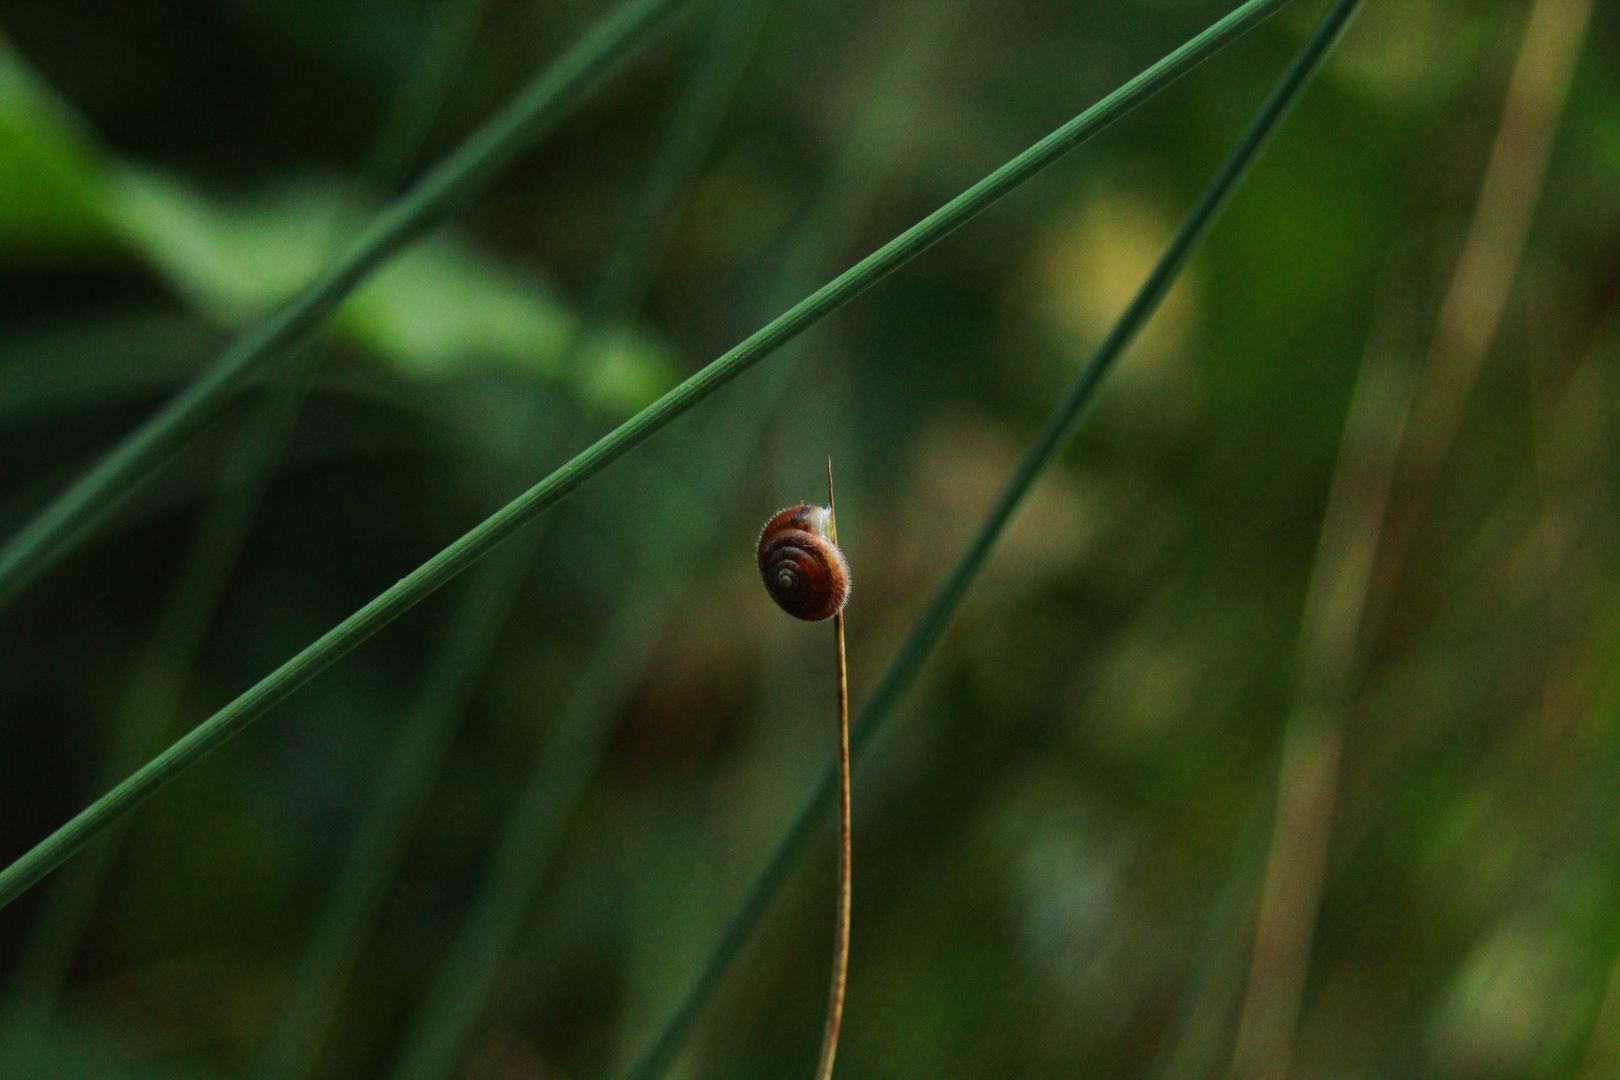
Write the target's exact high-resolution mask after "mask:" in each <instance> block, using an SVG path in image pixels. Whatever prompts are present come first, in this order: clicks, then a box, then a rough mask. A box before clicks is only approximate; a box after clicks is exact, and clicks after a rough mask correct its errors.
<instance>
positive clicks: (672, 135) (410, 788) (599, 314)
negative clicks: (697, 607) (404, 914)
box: [255, 0, 770, 1080]
mask: <svg viewBox="0 0 1620 1080" xmlns="http://www.w3.org/2000/svg"><path fill="white" fill-rule="evenodd" d="M462 2H465V3H476V2H477V0H462ZM769 7H770V3H769V2H768V0H727V3H726V4H725V5H724V6H723V9H722V10H721V12H720V18H719V20H718V22H719V24H720V25H719V27H718V32H717V33H716V34H714V35H713V37H712V38H711V41H710V43H709V45H708V47H707V48H705V49H704V50H703V51H702V52H701V54H700V55H699V57H698V62H697V65H696V73H695V75H694V77H693V79H692V81H691V84H690V86H689V87H688V89H687V91H686V93H685V94H684V96H683V99H682V101H681V104H680V105H679V107H678V108H677V109H676V112H675V115H674V117H673V118H672V122H671V125H670V131H669V134H668V135H667V137H666V138H665V140H664V145H663V147H662V148H661V150H660V152H659V154H658V158H657V160H656V161H655V163H654V165H653V168H652V171H651V173H650V175H649V177H648V181H647V183H646V185H645V186H644V189H643V191H642V193H641V196H640V198H638V199H637V201H636V204H635V206H634V207H633V208H632V210H631V213H630V215H629V219H628V223H627V225H626V226H625V228H624V231H623V234H622V236H621V238H620V241H619V243H618V244H617V245H615V247H614V249H613V251H612V252H611V254H610V256H609V258H608V259H607V261H606V264H605V267H604V269H603V271H602V273H601V275H600V277H599V279H598V281H597V283H596V285H595V286H594V287H593V289H592V290H591V295H590V296H589V297H588V298H587V300H586V304H585V309H586V321H587V325H590V326H596V325H602V324H606V323H610V322H614V321H618V320H622V319H628V318H630V317H632V316H633V314H634V312H635V310H636V309H637V308H639V307H640V304H641V299H642V296H643V294H644V292H645V290H646V287H647V284H648V282H649V281H650V279H651V277H652V274H653V272H654V271H655V270H656V268H657V264H658V262H659V261H660V259H661V257H662V254H663V251H664V248H665V246H666V243H667V240H668V237H669V234H670V231H671V229H672V228H673V224H674V221H675V219H676V218H677V216H678V214H679V211H680V209H681V207H682V206H683V205H684V203H685V196H686V193H687V192H688V191H689V190H690V188H691V186H692V184H693V183H694V182H695V181H696V178H697V174H698V172H699V170H700V169H701V167H702V164H703V161H704V159H705V158H706V157H707V155H708V152H709V148H710V145H711V143H712V141H713V139H714V135H715V133H716V131H717V130H718V128H719V125H720V122H721V120H722V119H723V118H724V115H725V112H726V108H727V106H728V104H729V102H730V100H731V97H732V95H733V93H734V90H735V86H736V83H737V80H738V79H739V78H740V76H741V73H742V66H743V63H744V62H745V61H746V59H747V57H748V55H749V53H751V52H752V49H753V44H754V41H755V39H756V37H757V35H758V31H759V29H760V27H761V25H762V22H763V18H764V15H765V13H766V12H767V11H768V9H769ZM453 25H454V24H453ZM574 351H575V352H576V353H577V352H578V349H577V348H576V349H575V350H574ZM576 358H577V357H571V358H569V362H572V360H573V359H576ZM582 424H583V422H582ZM581 426H582V425H581ZM577 441H578V437H577V436H575V435H572V434H569V435H565V436H564V437H563V438H562V439H560V440H559V442H561V444H562V445H563V446H564V447H565V448H566V447H567V446H568V443H569V442H577ZM536 456H537V458H542V459H543V457H544V455H539V454H537V455H536ZM541 536H542V532H541V530H540V529H539V528H537V527H531V528H530V529H529V530H528V535H526V536H520V537H518V538H517V539H515V540H514V541H513V542H512V543H511V544H508V545H505V546H503V547H502V548H501V550H500V551H498V552H496V553H495V555H494V556H492V557H491V558H490V559H489V560H488V561H486V562H485V563H483V564H481V565H480V566H479V567H478V568H477V570H476V571H475V572H474V574H473V580H472V581H471V582H470V583H469V585H468V587H467V590H466V592H465V593H464V594H463V596H462V598H461V600H460V601H459V602H458V605H457V608H456V613H455V615H454V617H453V618H452V620H451V623H450V626H449V629H448V630H447V632H446V634H445V637H444V640H443V642H442V643H441V645H440V646H439V651H438V653H437V655H436V657H435V660H434V664H433V667H432V669H431V671H430V673H429V675H428V678H427V680H426V681H425V683H424V686H423V689H422V691H421V694H420V695H419V696H418V698H417V701H416V704H415V706H414V707H413V709H412V713H411V718H410V720H409V722H408V723H407V725H406V729H405V732H404V733H403V735H402V736H401V738H400V741H399V743H398V744H397V745H396V747H395V749H394V752H393V753H392V755H391V756H390V758H389V761H388V763H387V765H386V766H385V767H384V770H383V776H382V780H381V782H380V783H379V785H378V790H377V794H376V796H375V798H374V800H373V802H372V805H371V806H370V808H369V809H368V810H367V813H366V816H365V818H364V820H363V821H362V823H361V826H360V829H359V831H358V833H357V834H356V836H355V839H354V842H353V843H352V845H351V847H350V849H349V853H348V855H347V857H346V858H345V860H344V863H343V866H342V868H341V869H340V871H339V873H338V880H337V884H336V885H335V887H334V889H333V892H332V897H331V899H330V901H329V903H328V904H327V906H326V908H325V910H324V911H323V912H322V914H321V918H320V920H319V923H318V925H317V927H316V931H315V935H314V939H313V941H312V943H311V945H310V948H309V950H308V952H307V953H306V954H305V957H304V961H303V963H302V964H301V965H300V967H299V971H298V975H297V977H296V979H295V980H294V986H293V990H292V993H291V995H290V997H289V1000H288V1004H287V1006H286V1008H285V1009H284V1011H283V1013H282V1015H281V1017H280V1019H279V1021H278V1023H277V1025H276V1028H275V1030H274V1031H273V1032H272V1034H271V1037H270V1040H269V1042H268V1043H267V1044H266V1047H265V1050H264V1053H263V1055H262V1056H261V1058H260V1060H259V1063H258V1066H257V1068H256V1071H255V1076H256V1077H258V1078H260V1080H298V1078H301V1077H304V1076H307V1075H308V1074H309V1072H310V1071H311V1069H312V1068H313V1067H314V1064H315V1060H316V1057H317V1055H318V1054H319V1051H320V1048H321V1044H322V1042H323V1041H324V1039H325V1037H326V1033H327V1031H328V1029H329V1028H330V1026H331V1023H332V1019H333V1016H334V1014H335V1012H336V1009H337V1005H338V1002H339V1000H340V998H341V996H342V992H343V988H344V986H345V985H346V984H347V983H348V980H349V978H350V976H351V975H352V974H353V970H354V966H355V964H356V963H357V961H358V960H359V957H360V952H361V949H362V947H363V946H364V943H365V940H366V938H367V936H368V935H369V933H370V929H371V926H372V924H373V922H374V921H375V919H376V915H377V912H378V911H379V909H380V908H381V905H382V902H383V899H384V897H385V896H386V894H387V890H388V887H389V885H390V884H391V883H392V881H393V880H394V878H395V876H396V875H397V874H398V871H399V866H400V863H401V861H402V859H403V857H404V853H405V849H406V845H407V843H408V841H409V839H410V836H411V834H412V833H413V832H414V831H415V828H416V825H417V823H418V822H419V821H420V819H421V815H422V812H423V810H424V808H425V807H426V804H427V800H428V796H429V795H430V794H431V792H432V789H433V785H434V783H435V781H436V780H437V778H438V776H439V773H440V771H441V769H442V766H443V762H444V760H445V757H446V755H447V753H448V752H449V748H450V744H451V742H452V740H453V737H454V734H455V731H456V729H457V727H458V726H459V721H460V720H461V717H462V716H463V714H464V713H465V711H466V708H467V705H468V703H469V701H470V700H471V698H472V695H473V693H474V691H475V690H476V689H477V685H478V683H479V681H480V679H481V678H482V675H483V672H484V669H485V668H486V667H487V666H488V662H489V658H490V655H491V654H492V653H493V652H494V649H495V646H496V644H497V642H498V641H499V638H500V632H501V629H502V627H503V626H504V624H505V622H506V619H507V617H508V615H509V614H510V611H511V608H512V604H513V602H514V601H515V599H516V596H517V594H518V592H519V591H520V589H521V587H522V584H523V579H524V578H525V577H526V576H527V574H528V572H529V569H530V566H531V564H532V563H533V560H534V556H535V553H536V551H537V550H538V547H539V541H540V538H541ZM473 1001H474V998H473V997H472V995H470V994H462V995H459V996H458V997H457V999H456V1002H455V1004H456V1008H457V1010H458V1012H460V1011H465V1010H466V1008H467V1006H468V1005H469V1004H471V1003H472V1002H473ZM476 1012H477V1010H476V1006H474V1009H473V1015H474V1016H476ZM424 1024H425V1026H427V1027H429V1028H434V1029H438V1028H442V1027H443V1026H444V1023H443V1021H439V1022H437V1023H435V1022H434V1021H432V1020H427V1021H424ZM453 1041H454V1042H456V1044H457V1045H459V1039H457V1040H453Z"/></svg>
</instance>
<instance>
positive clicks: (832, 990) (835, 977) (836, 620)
mask: <svg viewBox="0 0 1620 1080" xmlns="http://www.w3.org/2000/svg"><path fill="white" fill-rule="evenodd" d="M827 508H828V510H830V511H831V514H830V520H831V526H832V542H833V544H834V545H835V546H836V545H837V543H838V503H837V501H836V500H835V499H834V498H833V474H832V458H828V459H827ZM833 639H834V643H835V644H836V646H837V651H838V702H837V712H838V917H837V922H836V923H835V925H834V927H833V962H832V985H831V986H830V987H829V988H828V990H827V1023H826V1026H825V1027H824V1028H823V1029H822V1032H821V1053H820V1054H819V1055H818V1056H817V1060H816V1080H832V1072H833V1059H834V1058H835V1057H837V1055H838V1031H839V1029H840V1028H841V1027H842V1026H843V1022H844V986H845V984H846V983H847V982H848V981H849V913H850V897H851V893H850V873H851V871H852V869H853V867H854V855H853V852H852V850H851V847H850V800H849V663H848V661H847V660H846V659H845V652H844V612H843V609H839V611H838V613H837V614H835V615H834V616H833Z"/></svg>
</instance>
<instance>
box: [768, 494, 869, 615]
mask: <svg viewBox="0 0 1620 1080" xmlns="http://www.w3.org/2000/svg"><path fill="white" fill-rule="evenodd" d="M759 575H760V577H761V578H763V579H764V581H765V591H766V592H768V593H770V594H771V599H772V600H775V601H776V603H777V606H778V607H780V608H781V609H782V610H783V611H785V612H787V613H788V614H789V615H792V616H793V617H794V618H795V619H804V620H805V621H806V622H820V621H821V620H823V619H830V618H832V617H833V616H834V615H836V614H837V613H838V612H839V611H841V610H843V607H844V601H846V600H848V599H849V563H848V562H846V561H845V560H844V553H843V552H841V551H839V550H838V534H837V531H836V527H835V525H834V523H833V514H832V511H831V510H829V509H828V508H827V507H825V506H793V507H789V508H788V509H786V510H783V511H782V512H781V513H780V514H777V515H776V516H775V517H773V518H771V520H770V521H768V522H766V523H765V529H764V531H762V532H761V533H760V534H759Z"/></svg>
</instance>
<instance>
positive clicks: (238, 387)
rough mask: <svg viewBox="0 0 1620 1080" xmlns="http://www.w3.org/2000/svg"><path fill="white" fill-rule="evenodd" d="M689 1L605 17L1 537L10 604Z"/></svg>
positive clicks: (638, 1)
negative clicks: (311, 276)
mask: <svg viewBox="0 0 1620 1080" xmlns="http://www.w3.org/2000/svg"><path fill="white" fill-rule="evenodd" d="M684 2H685V0H628V2H627V3H625V4H624V5H622V6H621V7H619V8H618V9H617V10H615V11H614V12H613V13H612V14H611V15H609V16H608V17H607V18H605V19H603V20H602V21H601V22H599V23H597V24H596V25H595V26H594V27H593V28H592V29H591V30H589V31H588V32H587V33H586V35H585V36H584V38H582V39H581V40H580V41H579V42H578V43H577V44H576V45H575V46H574V47H573V48H571V49H570V50H569V51H568V52H567V53H565V54H564V55H563V56H562V57H561V58H560V59H558V60H557V61H556V62H555V63H553V64H551V65H550V66H549V67H547V68H546V69H545V70H544V71H542V72H541V73H540V74H538V75H537V76H535V78H534V79H533V81H531V82H530V83H529V85H528V86H527V87H526V88H525V89H524V90H523V91H522V92H521V93H519V94H518V96H517V97H516V98H515V99H514V100H513V101H512V102H511V103H510V104H509V105H507V106H506V108H504V109H502V110H501V112H499V113H498V114H496V115H495V116H494V117H493V118H491V119H490V120H489V121H488V122H487V123H485V124H484V125H483V126H482V127H480V128H479V129H478V130H477V131H476V132H474V133H473V134H472V135H471V136H470V137H469V138H468V139H467V140H466V141H465V142H464V143H462V145H461V147H460V148H459V149H457V150H456V151H455V152H454V153H452V154H451V155H450V156H449V157H447V158H445V159H444V160H443V161H442V162H441V163H440V164H439V165H438V166H437V167H435V168H434V169H433V170H432V171H430V172H429V173H428V174H427V175H426V176H424V177H423V178H422V179H421V180H420V181H419V182H417V183H416V184H415V185H414V186H413V187H412V188H411V190H410V191H409V192H408V193H406V194H405V195H404V196H403V197H401V198H400V199H399V200H398V201H396V202H395V203H394V204H393V205H391V206H389V207H388V208H387V209H385V210H384V211H383V212H382V213H380V214H379V215H378V216H377V217H376V219H374V220H373V221H372V223H371V224H370V225H369V226H368V227H367V228H366V230H365V231H364V232H363V233H362V234H361V235H360V237H359V238H358V239H357V240H356V241H355V242H354V244H353V245H352V246H351V247H350V249H349V251H348V253H347V254H346V255H344V256H343V257H342V258H341V259H339V260H338V261H337V262H336V263H335V264H334V265H333V266H332V267H331V268H330V269H329V270H327V271H326V273H324V274H323V275H322V276H321V277H320V278H319V279H317V280H316V281H315V282H314V283H312V284H311V285H309V286H308V287H307V288H306V289H304V291H303V292H301V293H299V294H298V295H297V296H296V297H294V298H293V299H292V300H290V301H288V302H287V303H286V304H284V305H282V306H281V307H280V308H279V309H278V310H277V311H276V312H275V313H274V314H272V315H270V316H269V317H268V318H266V319H265V320H264V321H262V322H260V323H259V324H258V325H257V326H255V327H253V328H252V329H251V330H249V331H247V332H246V333H244V334H243V335H242V336H241V337H239V338H237V339H236V340H235V341H234V342H232V343H231V344H230V345H229V346H227V347H226V349H225V350H224V351H223V352H221V353H220V354H219V355H218V356H216V357H215V358H214V359H213V360H212V361H211V362H210V363H209V365H208V367H207V368H206V369H205V370H204V371H203V373H202V374H201V375H200V376H198V377H197V379H196V380H195V381H193V382H192V383H191V384H190V385H189V386H188V387H186V389H184V390H183V391H181V392H180V393H179V394H177V395H176V396H175V397H174V398H172V399H170V401H169V402H168V404H166V405H165V406H163V408H161V409H160V410H158V412H157V413H156V414H155V415H153V416H152V417H151V418H150V419H149V420H147V421H146V422H145V423H143V424H141V426H140V427H138V428H137V429H136V430H135V431H134V432H132V433H131V434H130V435H128V436H126V437H125V438H124V439H123V441H121V442H120V443H119V444H118V445H117V446H115V447H114V448H113V449H112V450H110V451H108V452H107V453H106V454H105V455H104V456H103V457H102V458H101V459H100V460H99V461H98V462H97V463H96V464H95V465H93V466H92V467H91V468H90V469H89V470H88V471H87V472H85V473H84V474H83V475H82V476H80V477H79V479H78V480H76V481H74V483H73V484H72V485H70V486H69V487H68V488H67V490H65V491H63V492H62V493H61V494H59V495H57V496H56V497H55V498H54V499H53V500H51V502H50V503H49V504H48V505H47V506H46V507H45V508H44V509H42V510H41V511H40V512H39V513H37V514H36V515H35V516H34V517H33V518H32V519H31V520H30V521H29V522H28V524H26V525H24V526H23V527H22V528H21V529H20V530H18V531H17V533H16V534H14V535H13V536H12V537H11V539H10V540H8V541H7V542H6V544H5V546H4V547H3V548H0V607H3V606H5V605H6V604H9V603H10V602H11V601H12V600H14V599H15V598H16V597H17V595H18V594H19V593H20V592H22V590H23V589H25V588H27V587H28V585H29V584H30V583H32V582H33V581H34V580H36V579H37V578H38V577H39V576H40V575H41V574H43V573H44V572H45V571H46V570H48V569H49V568H50V567H51V566H53V565H54V564H55V563H57V562H58V561H60V560H61V559H62V558H63V557H64V556H65V555H66V554H67V553H68V551H70V550H71V549H72V548H73V547H74V546H75V545H76V544H78V543H81V542H82V541H83V540H84V538H85V537H86V536H87V535H89V533H90V532H91V531H93V530H94V528H95V527H96V526H97V525H98V524H100V523H101V522H103V521H105V520H106V518H107V517H108V516H109V515H110V514H111V513H112V512H113V511H114V510H115V509H116V508H117V507H118V505H119V503H120V501H121V500H122V499H123V498H125V497H126V496H127V495H128V494H129V493H130V492H131V491H132V490H133V489H134V487H135V486H136V485H137V484H138V483H139V482H140V481H141V480H142V479H143V478H145V477H146V476H147V475H149V474H150V473H151V471H152V470H153V469H155V468H156V467H157V466H158V465H159V464H161V463H162V462H163V461H165V460H167V459H168V457H169V456H170V455H171V454H173V453H174V451H176V450H177V449H178V448H179V447H180V446H182V445H183V444H184V443H185V442H186V441H187V440H189V439H190V438H191V437H192V436H193V435H195V434H196V433H197V432H198V431H200V430H201V429H202V428H203V427H204V426H205V425H206V424H207V423H208V422H209V421H210V420H212V419H213V418H214V417H216V416H218V415H219V413H220V411H221V410H222V409H224V407H225V406H226V405H227V404H228V403H229V402H230V401H231V400H232V399H233V398H234V397H235V396H237V395H238V394H239V393H240V392H241V391H242V389H243V388H244V386H245V385H246V384H247V383H248V382H249V381H250V379H251V377H252V376H253V375H254V374H255V373H256V372H257V371H258V370H259V369H260V368H261V367H262V366H263V365H265V364H266V363H268V362H269V361H270V360H271V359H272V358H274V357H275V356H277V355H278V354H280V353H281V352H283V351H284V350H285V349H286V348H287V347H288V346H290V345H292V344H293V343H294V342H297V341H299V340H300V339H302V338H303V337H305V336H306V335H308V334H309V333H311V332H312V331H313V330H314V329H315V328H316V327H317V326H319V325H320V324H321V322H322V321H323V320H324V319H325V318H326V316H328V315H330V314H331V313H332V312H333V311H335V310H336V309H337V307H338V306H339V305H340V304H341V303H342V302H343V301H344V299H345V298H347V297H348V295H349V294H350V293H351V292H353V291H354V289H355V288H356V287H357V286H359V284H360V283H361V282H362V281H364V280H365V279H366V278H367V277H368V276H369V275H370V274H371V273H372V272H373V271H375V270H376V269H377V268H378V267H380V266H381V265H383V263H385V262H387V261H388V259H389V258H391V257H392V256H394V255H396V254H398V253H399V252H400V251H402V250H403V249H404V248H406V247H407V246H409V245H410V244H411V243H412V242H413V241H415V240H416V239H417V238H419V237H421V236H422V235H423V234H425V233H426V232H428V231H429V230H430V229H431V228H432V227H433V226H434V225H436V224H438V223H439V222H440V221H442V220H443V219H444V218H445V217H447V216H448V215H449V214H450V213H452V212H453V211H454V210H455V209H456V208H457V207H458V206H460V205H461V204H462V203H464V202H465V201H466V200H467V199H468V198H470V197H471V196H472V195H473V194H474V193H475V192H477V191H478V190H479V189H480V188H481V187H483V186H484V185H485V184H486V183H488V181H489V180H490V179H491V178H492V177H493V176H494V175H495V174H496V173H497V172H499V171H500V170H501V169H503V168H505V167H506V166H507V165H508V164H510V163H511V161H512V160H513V159H514V158H516V157H517V155H518V154H520V153H522V152H523V151H524V150H525V149H527V148H528V147H529V146H531V145H533V144H534V143H535V142H537V141H538V140H539V139H540V138H541V137H543V136H544V135H546V134H547V133H549V132H550V131H551V130H552V129H553V128H555V127H556V125H557V124H558V122H559V121H560V120H561V119H562V117H563V116H564V115H565V114H566V112H567V110H568V108H569V107H570V106H572V105H574V104H575V103H576V102H578V101H579V100H580V99H581V98H582V97H583V96H584V94H585V92H586V91H587V90H588V89H590V88H591V87H592V86H594V85H595V84H596V83H597V81H598V78H599V76H601V75H602V74H603V73H604V72H605V71H606V70H607V69H608V68H609V67H611V66H612V65H613V64H614V63H615V62H616V61H617V60H619V59H621V58H622V57H623V56H625V54H626V53H628V52H629V51H630V49H631V48H632V47H634V46H635V45H636V44H637V43H639V42H640V41H642V40H643V39H645V38H646V37H647V35H648V34H649V33H651V31H652V30H654V29H655V28H656V27H657V26H658V25H659V24H660V23H661V22H662V21H663V20H664V19H665V18H666V17H667V16H669V15H670V14H671V13H672V12H674V11H675V10H676V9H677V8H678V7H680V6H681V5H682V4H683V3H684Z"/></svg>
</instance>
